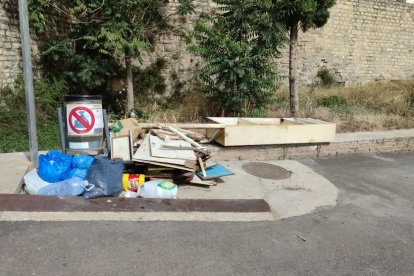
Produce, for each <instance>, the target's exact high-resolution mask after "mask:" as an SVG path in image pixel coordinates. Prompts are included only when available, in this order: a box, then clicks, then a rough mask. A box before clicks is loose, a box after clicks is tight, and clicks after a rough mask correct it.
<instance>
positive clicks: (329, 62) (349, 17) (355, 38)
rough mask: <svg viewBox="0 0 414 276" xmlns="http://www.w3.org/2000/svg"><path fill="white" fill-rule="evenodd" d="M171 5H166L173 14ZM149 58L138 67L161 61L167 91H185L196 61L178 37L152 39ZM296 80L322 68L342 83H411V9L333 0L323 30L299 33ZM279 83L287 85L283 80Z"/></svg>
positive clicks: (377, 1)
mask: <svg viewBox="0 0 414 276" xmlns="http://www.w3.org/2000/svg"><path fill="white" fill-rule="evenodd" d="M176 2H177V1H176V0H174V1H172V2H170V4H169V5H170V6H169V10H170V12H171V13H174V11H175V7H176V5H177V3H176ZM197 3H198V6H197V12H198V13H199V12H200V11H203V12H205V13H210V12H212V11H214V10H215V7H214V6H213V5H212V3H211V1H197ZM194 19H195V15H192V16H186V17H177V16H176V17H174V16H173V22H175V23H174V24H175V26H176V27H178V28H180V27H188V28H191V24H190V23H191V22H192V20H194ZM156 41H157V45H156V49H155V51H154V53H153V54H151V55H150V56H147V57H146V59H145V63H144V65H148V64H150V63H151V62H154V61H155V60H156V59H157V58H163V59H165V60H166V61H167V66H166V68H165V70H164V71H163V75H164V77H165V78H166V80H167V84H168V87H167V91H174V89H177V88H182V87H184V88H188V89H191V87H192V86H191V84H194V83H195V82H196V79H195V78H194V76H195V73H196V72H197V71H198V70H199V68H200V60H199V59H198V58H196V57H194V56H193V55H191V54H189V53H188V51H187V47H188V46H187V44H186V39H185V38H183V37H182V36H180V35H179V33H175V34H174V32H171V31H165V32H164V33H161V34H158V36H157V39H156ZM298 62H299V64H298V73H299V81H300V82H301V83H304V84H311V83H313V82H315V81H316V74H317V72H318V70H319V69H320V68H324V67H325V68H327V69H328V70H329V71H330V72H331V73H332V74H333V75H334V76H335V78H336V80H337V81H338V82H341V83H344V84H346V85H348V84H356V83H366V82H370V81H377V80H396V79H413V78H414V4H411V3H408V2H406V0H337V4H336V5H335V6H334V7H333V8H332V10H331V17H330V19H329V21H328V23H327V25H325V26H324V27H323V28H321V29H316V30H310V31H308V32H306V33H304V34H303V33H301V34H300V36H299V58H298ZM278 66H279V71H280V73H281V74H282V75H283V76H287V75H288V52H287V49H285V53H284V55H283V57H282V58H281V59H279V60H278ZM285 81H287V80H286V79H285Z"/></svg>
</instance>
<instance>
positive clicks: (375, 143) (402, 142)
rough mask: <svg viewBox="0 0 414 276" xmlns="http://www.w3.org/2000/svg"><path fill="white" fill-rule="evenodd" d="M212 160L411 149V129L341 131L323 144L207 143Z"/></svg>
mask: <svg viewBox="0 0 414 276" xmlns="http://www.w3.org/2000/svg"><path fill="white" fill-rule="evenodd" d="M210 150H211V151H212V152H213V155H214V156H213V158H212V160H214V161H237V160H283V159H298V158H302V157H327V156H337V155H350V154H365V153H386V152H407V151H414V129H404V130H391V131H379V132H359V133H341V134H337V135H336V141H335V142H333V143H323V144H315V143H309V144H288V145H269V146H242V147H221V146H217V145H211V146H210Z"/></svg>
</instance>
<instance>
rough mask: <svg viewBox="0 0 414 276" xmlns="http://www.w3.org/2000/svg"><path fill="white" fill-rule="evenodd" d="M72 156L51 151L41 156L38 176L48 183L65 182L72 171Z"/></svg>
mask: <svg viewBox="0 0 414 276" xmlns="http://www.w3.org/2000/svg"><path fill="white" fill-rule="evenodd" d="M71 165H72V156H70V155H68V154H64V153H61V152H59V151H58V150H51V151H49V152H48V153H47V154H46V155H44V154H41V155H40V156H39V168H38V174H39V176H40V178H41V179H43V180H44V181H46V182H50V183H55V182H58V181H61V180H65V179H66V177H67V175H68V173H69V171H70V170H71Z"/></svg>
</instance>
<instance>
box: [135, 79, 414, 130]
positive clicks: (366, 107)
mask: <svg viewBox="0 0 414 276" xmlns="http://www.w3.org/2000/svg"><path fill="white" fill-rule="evenodd" d="M288 93H289V92H288V88H287V87H282V88H280V89H279V90H278V91H277V92H276V93H275V95H274V100H273V102H272V104H271V105H269V106H268V108H267V110H266V111H265V115H264V116H265V117H288V116H289V98H288V95H289V94H288ZM299 94H300V114H299V117H304V118H306V117H311V118H316V119H321V120H324V121H330V122H334V123H336V124H337V129H338V132H355V131H370V130H387V129H401V128H413V127H414V120H413V119H414V81H388V82H375V83H370V84H366V85H356V86H350V87H344V86H331V87H315V86H309V87H300V89H299ZM140 109H141V110H145V114H146V115H145V117H141V119H140V120H141V121H146V122H172V123H173V122H205V118H206V117H208V116H214V115H217V113H216V110H215V109H214V104H213V103H212V102H211V101H210V100H209V97H208V95H205V94H200V93H189V94H187V95H185V96H183V97H181V98H180V100H178V101H173V100H172V99H168V100H164V101H159V102H153V103H151V104H148V103H145V102H143V101H141V102H140ZM258 116H262V114H259V115H258Z"/></svg>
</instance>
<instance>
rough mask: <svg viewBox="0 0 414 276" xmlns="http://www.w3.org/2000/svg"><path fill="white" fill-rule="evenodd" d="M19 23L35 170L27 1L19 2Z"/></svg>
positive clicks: (31, 152) (34, 125)
mask: <svg viewBox="0 0 414 276" xmlns="http://www.w3.org/2000/svg"><path fill="white" fill-rule="evenodd" d="M19 21H20V37H21V44H22V56H23V77H24V91H25V93H26V110H27V125H28V130H29V147H30V161H31V162H32V163H33V164H34V166H35V168H37V161H38V160H37V158H38V152H37V151H38V145H37V131H36V112H35V100H34V91H33V72H32V55H31V41H30V32H29V12H28V8H27V0H19Z"/></svg>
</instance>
